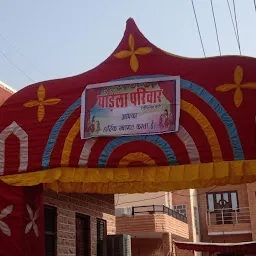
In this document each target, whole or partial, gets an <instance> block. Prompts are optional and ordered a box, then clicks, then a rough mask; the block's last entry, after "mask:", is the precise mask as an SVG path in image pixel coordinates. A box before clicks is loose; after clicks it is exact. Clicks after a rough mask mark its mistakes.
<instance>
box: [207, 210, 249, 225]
mask: <svg viewBox="0 0 256 256" xmlns="http://www.w3.org/2000/svg"><path fill="white" fill-rule="evenodd" d="M206 221H207V224H208V225H223V224H241V223H250V211H249V207H241V208H237V209H231V208H223V209H215V210H214V211H207V213H206Z"/></svg>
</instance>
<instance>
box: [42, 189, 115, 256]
mask: <svg viewBox="0 0 256 256" xmlns="http://www.w3.org/2000/svg"><path fill="white" fill-rule="evenodd" d="M44 202H45V204H47V205H51V206H55V207H56V208H57V256H75V255H76V219H75V217H76V213H79V214H84V215H87V216H90V217H91V218H90V222H91V223H90V224H91V256H96V255H97V229H96V228H97V218H99V219H104V220H106V221H107V233H108V234H115V231H116V228H115V216H114V214H115V205H114V196H113V195H94V194H75V193H55V192H52V191H45V194H44Z"/></svg>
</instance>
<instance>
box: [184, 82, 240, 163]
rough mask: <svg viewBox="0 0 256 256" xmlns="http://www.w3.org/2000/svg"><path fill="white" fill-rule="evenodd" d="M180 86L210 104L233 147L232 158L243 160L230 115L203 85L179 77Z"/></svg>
mask: <svg viewBox="0 0 256 256" xmlns="http://www.w3.org/2000/svg"><path fill="white" fill-rule="evenodd" d="M181 88H183V89H186V90H189V91H190V92H193V93H194V94H196V95H197V96H198V97H200V98H201V99H202V100H204V101H205V102H206V103H207V104H208V105H209V106H211V108H212V110H214V111H215V113H216V114H217V115H218V117H219V118H220V119H221V121H222V122H223V124H224V125H225V127H226V129H227V132H228V135H229V139H230V142H231V144H232V147H233V152H234V159H235V160H244V152H243V148H242V145H241V142H240V138H239V135H238V132H237V129H236V125H235V123H234V121H233V119H232V118H231V116H230V115H229V114H228V113H227V112H226V110H225V109H224V108H223V107H222V105H221V104H220V102H219V101H218V100H217V99H216V98H215V97H214V96H213V95H211V94H210V93H209V92H208V91H207V90H205V89H204V88H203V87H201V86H199V85H197V84H194V83H192V82H189V81H187V80H183V79H181Z"/></svg>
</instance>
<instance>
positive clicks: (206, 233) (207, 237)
mask: <svg viewBox="0 0 256 256" xmlns="http://www.w3.org/2000/svg"><path fill="white" fill-rule="evenodd" d="M115 200H116V205H117V208H120V209H118V210H116V214H117V215H118V217H116V219H117V221H116V224H117V226H116V229H117V232H123V231H125V232H126V233H129V234H131V235H132V237H133V240H132V242H133V243H132V246H133V248H132V250H133V252H134V255H168V252H167V251H168V249H166V250H164V246H165V248H166V243H168V242H166V236H168V237H169V242H170V245H169V247H168V248H169V249H170V251H171V250H172V248H171V243H172V239H175V240H179V241H191V242H199V241H201V242H212V243H238V242H249V241H255V240H256V218H255V216H256V183H252V184H244V185H227V186H223V187H212V188H207V189H199V190H194V189H190V190H181V191H174V192H172V193H168V192H158V193H145V194H134V195H128V194H125V195H118V196H116V199H115ZM153 206H154V208H155V209H159V208H161V206H162V207H163V206H164V207H166V208H170V209H171V210H174V211H176V212H179V213H180V214H182V215H184V216H186V221H185V222H183V223H182V224H181V223H180V222H182V221H181V220H178V219H176V220H175V221H172V222H171V221H169V222H168V221H165V219H166V218H170V217H167V216H166V214H165V213H163V214H159V212H157V211H156V210H155V211H151V212H150V213H148V212H146V211H143V210H142V209H147V210H148V209H152V207H153ZM129 207H131V209H132V210H130V213H131V216H133V217H129V216H127V215H129V210H128V209H129ZM150 207H151V208H150ZM122 208H124V209H125V210H121V209H122ZM138 209H140V211H141V212H140V214H139V216H136V210H137V211H138ZM121 215H126V216H121ZM137 215H138V213H137ZM172 218H173V217H172ZM125 223H129V225H127V226H126V228H125V227H124V225H125ZM159 223H161V224H159ZM159 226H161V229H160V230H159V229H158V228H159ZM185 230H186V231H185ZM136 234H139V235H137V236H136ZM149 239H155V240H154V241H153V240H149ZM138 248H139V249H138ZM159 248H160V249H159ZM136 250H137V251H138V250H139V251H140V253H137V252H136ZM142 252H143V253H142ZM136 253H137V254H136ZM176 253H177V255H209V254H208V253H200V252H192V251H183V250H179V249H177V248H176ZM216 255H218V254H216ZM234 255H235V254H234Z"/></svg>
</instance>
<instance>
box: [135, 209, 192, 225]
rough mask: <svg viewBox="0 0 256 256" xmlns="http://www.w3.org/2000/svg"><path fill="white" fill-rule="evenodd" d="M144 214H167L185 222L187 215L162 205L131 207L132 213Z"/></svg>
mask: <svg viewBox="0 0 256 256" xmlns="http://www.w3.org/2000/svg"><path fill="white" fill-rule="evenodd" d="M145 214H167V215H169V216H172V217H173V218H175V219H178V220H180V221H182V222H184V223H187V217H186V216H185V215H183V214H180V213H179V212H176V211H174V210H172V209H170V208H169V207H166V206H164V205H145V206H135V207H132V215H133V216H136V215H145Z"/></svg>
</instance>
